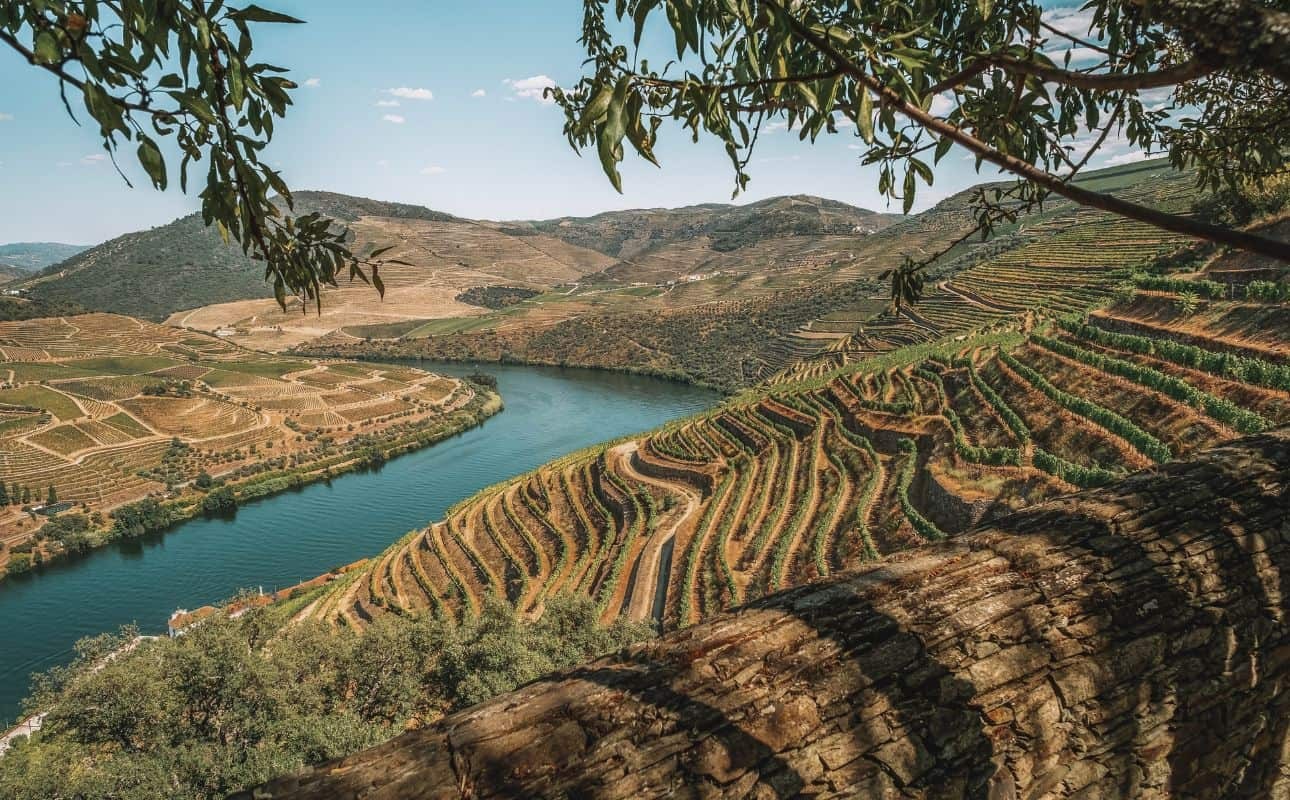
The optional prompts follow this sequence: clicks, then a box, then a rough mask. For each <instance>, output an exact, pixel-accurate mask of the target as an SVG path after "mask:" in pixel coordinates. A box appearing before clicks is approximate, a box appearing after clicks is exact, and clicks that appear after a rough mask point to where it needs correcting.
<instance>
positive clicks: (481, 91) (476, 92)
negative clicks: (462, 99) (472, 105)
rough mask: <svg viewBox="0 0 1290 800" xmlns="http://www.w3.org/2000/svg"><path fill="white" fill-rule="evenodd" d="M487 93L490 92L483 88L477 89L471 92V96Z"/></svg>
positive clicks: (480, 95)
mask: <svg viewBox="0 0 1290 800" xmlns="http://www.w3.org/2000/svg"><path fill="white" fill-rule="evenodd" d="M486 94H488V92H486V91H484V90H483V89H476V90H475V91H473V92H471V93H470V96H471V97H483V96H484V95H486Z"/></svg>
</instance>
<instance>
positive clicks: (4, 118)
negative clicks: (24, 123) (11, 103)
mask: <svg viewBox="0 0 1290 800" xmlns="http://www.w3.org/2000/svg"><path fill="white" fill-rule="evenodd" d="M11 119H13V114H0V122H8V121H9V120H11Z"/></svg>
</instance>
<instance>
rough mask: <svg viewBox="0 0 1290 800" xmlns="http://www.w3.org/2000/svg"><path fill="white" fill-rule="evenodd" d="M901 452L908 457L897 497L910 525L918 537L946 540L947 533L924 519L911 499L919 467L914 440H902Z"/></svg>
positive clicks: (901, 471) (897, 485)
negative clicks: (911, 486)
mask: <svg viewBox="0 0 1290 800" xmlns="http://www.w3.org/2000/svg"><path fill="white" fill-rule="evenodd" d="M900 451H901V452H902V453H904V454H905V456H906V458H905V465H904V466H903V467H901V469H900V478H899V481H898V482H897V484H896V497H897V499H899V500H900V509H901V511H903V512H904V513H905V517H906V519H908V520H909V524H910V525H913V526H914V530H916V531H918V535H920V536H922V537H923V538H924V539H929V540H932V541H937V540H940V539H944V538H945V533H944V532H943V531H942V530H941V529H940V528H938V527H936V524H935V523H933V522H932V521H931V520H930V519H928V518H927V517H924V516H923V515H922V513H920V512H919V510H918V509H917V508H915V507H914V502H913V501H912V500H910V499H909V486H910V484H911V483H913V481H914V471H915V469H916V468H917V467H918V447H917V446H916V445H915V444H914V442H913V440H912V439H901V440H900Z"/></svg>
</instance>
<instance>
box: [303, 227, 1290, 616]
mask: <svg viewBox="0 0 1290 800" xmlns="http://www.w3.org/2000/svg"><path fill="white" fill-rule="evenodd" d="M1092 224H1094V225H1096V224H1098V223H1092ZM1090 235H1091V234H1090ZM1134 238H1136V237H1134ZM1152 246H1153V247H1156V246H1160V245H1159V242H1158V241H1157V243H1156V244H1153V245H1152ZM1136 247H1137V245H1136V244H1130V245H1126V247H1125V250H1126V252H1125V255H1124V256H1123V258H1122V259H1120V260H1118V261H1117V260H1114V259H1113V258H1112V256H1114V255H1115V253H1116V250H1115V248H1113V247H1108V248H1104V251H1105V252H1106V253H1108V256H1107V260H1108V261H1109V262H1111V263H1108V264H1107V265H1106V266H1105V267H1104V268H1102V269H1100V270H1094V269H1088V268H1085V267H1083V266H1069V265H1062V264H1060V263H1058V262H1059V261H1060V260H1061V259H1060V258H1058V257H1056V256H1054V257H1052V258H1051V259H1050V263H1049V264H1048V265H1046V266H1043V267H1041V268H1042V269H1050V270H1067V272H1066V273H1064V275H1068V276H1069V277H1070V280H1066V281H1064V282H1063V283H1061V284H1057V283H1056V281H1053V282H1051V284H1050V282H1048V281H1040V282H1038V283H1036V282H1035V281H1031V286H1032V292H1033V293H1032V296H1031V297H1032V299H1031V300H1026V299H1025V298H1018V299H1017V300H1016V302H1018V303H1021V302H1026V303H1027V305H1026V306H1023V307H1024V308H1027V309H1031V308H1034V307H1035V305H1036V304H1037V305H1038V306H1040V307H1044V308H1046V309H1048V310H1049V312H1050V314H1053V313H1055V312H1056V311H1058V310H1061V309H1064V308H1066V307H1067V304H1077V303H1086V302H1088V301H1089V300H1092V299H1095V298H1099V297H1103V296H1105V293H1106V292H1108V291H1109V286H1110V279H1109V276H1111V275H1114V274H1118V273H1116V270H1119V269H1121V266H1122V265H1123V264H1127V263H1129V262H1130V259H1131V258H1133V257H1140V255H1138V256H1130V255H1128V251H1130V250H1134V248H1136ZM1134 252H1138V251H1136V250H1134ZM1153 252H1154V251H1153ZM1009 269H1012V267H1010V266H1009V265H1008V264H1007V263H1003V262H1001V261H998V260H996V261H993V262H991V263H990V264H988V265H984V266H983V267H982V268H980V269H979V270H973V271H971V273H970V274H965V275H964V276H963V278H962V279H956V280H954V281H953V282H951V284H949V285H947V286H946V287H945V288H943V289H942V290H941V293H938V295H936V296H945V297H950V296H953V297H960V298H964V299H963V300H962V303H963V305H964V306H965V307H967V308H971V309H976V310H975V311H974V312H972V313H971V314H969V315H968V316H967V318H965V319H963V320H961V321H959V322H956V323H955V324H959V325H961V326H962V327H961V328H958V329H960V330H970V329H971V328H973V327H975V328H978V329H979V328H981V327H982V326H981V325H980V324H977V323H984V324H985V327H993V328H995V329H996V330H993V331H988V332H979V331H978V332H974V333H968V334H963V335H957V336H949V337H947V336H946V333H947V331H946V330H945V329H944V328H949V329H950V330H954V328H952V327H951V325H950V322H949V321H948V320H949V319H950V317H949V316H948V313H949V312H948V311H947V310H946V309H945V307H944V306H938V305H936V304H931V305H920V306H919V307H918V308H917V310H916V311H915V312H914V313H913V314H911V315H910V317H909V319H908V326H909V327H910V328H915V329H920V330H921V329H923V328H932V327H935V328H936V331H935V332H932V331H931V330H927V331H926V335H925V336H919V337H917V338H913V339H912V340H911V341H909V342H906V343H904V344H905V346H904V347H899V348H897V345H898V344H900V342H898V341H896V340H889V341H888V342H887V344H886V346H885V347H883V348H881V349H879V348H874V349H873V351H872V352H870V353H868V354H867V357H866V359H865V360H864V361H862V362H849V363H848V364H846V365H844V366H841V367H835V368H833V369H832V370H831V371H829V372H827V373H820V374H814V375H809V374H808V377H807V378H806V379H804V380H799V381H797V382H795V383H793V382H788V381H787V380H786V379H785V380H783V381H782V382H781V384H780V385H778V386H774V387H770V388H769V389H767V390H754V391H750V392H745V393H744V394H742V395H739V396H737V397H736V398H733V399H732V400H730V401H728V402H727V403H726V404H724V405H723V406H722V407H720V408H719V409H717V410H715V411H713V412H708V413H706V414H704V415H701V416H699V417H695V418H691V419H689V420H685V421H682V422H680V423H676V424H673V425H671V426H669V427H666V428H664V429H661V430H659V431H657V432H654V433H652V434H650V435H648V436H645V437H643V438H640V439H633V440H628V441H620V442H613V443H610V444H608V445H605V446H603V447H600V448H596V449H593V450H590V451H586V452H582V453H577V454H574V455H571V456H569V457H567V458H565V459H562V460H561V461H559V462H556V463H553V464H550V465H548V466H546V467H544V468H542V469H540V470H538V471H536V472H534V473H531V474H529V475H525V476H522V477H520V478H517V479H515V480H512V481H508V482H506V483H503V484H499V485H497V486H495V487H493V488H491V489H488V490H486V491H484V492H482V493H481V494H480V495H478V496H477V497H474V498H472V499H470V500H468V501H466V502H463V503H461V504H460V505H458V506H457V507H456V508H454V509H453V510H451V511H450V512H449V514H448V515H447V517H446V519H444V520H443V521H441V522H439V523H436V524H434V525H432V526H430V527H429V528H428V529H426V530H423V531H414V532H412V533H410V534H409V535H407V536H406V537H404V538H403V539H402V540H400V541H399V542H397V543H396V544H395V545H394V546H392V547H391V548H390V549H388V550H387V551H386V552H384V553H383V554H381V555H380V556H379V557H377V558H375V559H373V560H372V561H371V562H370V563H369V565H368V566H367V567H366V568H365V569H364V570H361V571H359V572H357V573H354V574H352V575H349V576H347V577H346V579H345V580H343V581H336V582H335V583H334V584H331V585H330V588H329V589H328V590H327V591H326V592H325V593H323V595H322V596H321V597H320V598H318V599H317V600H315V601H313V602H312V603H311V604H310V605H309V606H308V607H307V608H306V609H305V611H304V612H302V614H303V615H304V616H315V617H321V618H325V619H328V620H331V621H333V622H336V623H339V624H345V625H352V626H361V625H364V624H366V623H367V622H369V621H370V620H372V619H374V618H375V617H377V616H378V615H380V614H382V613H391V612H396V613H415V612H420V611H425V610H434V611H438V612H444V613H449V614H458V615H460V614H466V613H472V612H474V611H476V610H478V609H479V608H480V606H481V604H482V603H483V601H484V599H485V598H487V597H488V596H490V595H495V596H498V597H504V598H505V599H506V600H507V601H508V602H510V603H512V604H514V605H516V606H517V607H519V608H521V609H523V610H524V611H526V612H529V613H535V614H536V613H539V612H540V611H541V609H542V607H543V602H544V600H545V599H546V598H548V597H551V596H552V595H554V594H557V593H566V592H570V593H577V594H584V595H587V596H590V597H592V598H594V599H595V600H596V602H597V603H598V605H599V607H600V609H601V613H602V614H603V616H604V618H606V619H609V618H612V617H615V616H617V615H627V616H629V617H632V618H635V619H649V618H654V619H657V620H660V621H662V622H663V623H664V624H665V625H666V626H667V627H675V626H683V625H687V624H690V623H693V622H695V621H696V620H698V619H700V618H701V617H703V616H705V615H707V614H710V613H712V612H713V611H715V610H718V609H722V608H726V607H729V606H731V605H735V604H738V603H741V602H744V601H747V600H749V599H751V598H754V597H758V596H761V595H763V594H766V593H769V592H772V591H775V590H777V589H779V588H782V587H785V586H790V585H794V584H800V583H803V582H806V581H810V580H812V579H814V578H816V577H818V576H822V575H827V574H829V573H832V572H836V571H837V570H840V569H843V568H845V567H846V566H848V565H852V564H855V563H857V562H859V561H863V560H867V559H872V558H876V557H879V556H882V555H883V554H886V553H890V552H892V551H896V550H900V549H903V548H906V547H909V546H912V545H916V544H918V543H921V542H924V541H927V540H930V539H939V538H942V537H944V536H947V535H951V534H953V533H956V532H959V531H961V530H964V529H965V528H967V527H969V526H971V525H973V524H975V523H977V522H980V521H982V520H985V519H988V518H991V517H994V516H996V515H998V514H1001V513H1004V512H1006V511H1009V510H1012V509H1015V508H1017V507H1021V506H1024V505H1028V504H1031V503H1035V502H1038V501H1040V500H1043V499H1045V498H1049V497H1052V496H1055V495H1060V494H1064V493H1068V492H1071V491H1074V490H1076V489H1077V488H1080V487H1086V486H1094V485H1099V484H1102V483H1105V482H1108V481H1110V480H1113V479H1115V478H1116V477H1118V476H1120V475H1122V474H1125V473H1126V472H1129V471H1134V470H1139V469H1143V468H1148V467H1151V466H1152V465H1154V464H1158V463H1161V462H1164V461H1168V460H1172V459H1178V458H1185V457H1187V456H1188V455H1189V454H1190V453H1192V452H1194V451H1196V450H1198V449H1201V448H1206V447H1210V446H1212V445H1214V444H1216V443H1219V442H1222V441H1226V440H1229V439H1232V438H1235V437H1238V436H1240V435H1243V434H1247V433H1253V432H1257V431H1261V430H1266V429H1268V428H1270V427H1272V426H1275V425H1280V424H1285V423H1288V422H1290V325H1287V324H1285V323H1286V322H1287V319H1286V317H1287V315H1288V314H1290V310H1288V309H1287V307H1286V304H1284V303H1262V304H1260V303H1253V302H1228V301H1208V302H1207V303H1206V304H1205V306H1204V307H1203V308H1202V309H1200V310H1199V311H1197V312H1195V313H1193V314H1190V315H1187V316H1186V317H1185V318H1183V317H1182V316H1181V313H1180V312H1178V313H1173V312H1170V311H1168V309H1170V308H1174V307H1175V305H1176V303H1175V302H1174V301H1175V298H1170V297H1168V296H1166V295H1161V294H1158V293H1156V294H1149V295H1148V294H1140V295H1138V296H1136V297H1135V298H1133V299H1132V300H1126V301H1124V302H1122V303H1121V304H1118V305H1113V306H1111V307H1109V308H1105V309H1103V310H1101V311H1098V312H1096V313H1093V314H1091V315H1066V316H1065V317H1063V318H1062V319H1060V320H1053V321H1040V322H1038V323H1036V322H1035V317H1034V315H1031V316H1030V317H1028V318H1027V319H1026V320H1024V321H1022V322H1019V321H1018V320H1017V319H1016V316H1015V314H1011V313H1009V312H1006V311H1005V310H1004V309H1003V308H1002V307H1000V308H998V309H990V308H987V306H989V305H991V304H1000V305H1002V304H1004V303H1006V302H1009V301H1010V300H1013V298H1010V297H1008V296H1005V295H1004V294H1003V293H1002V292H999V293H995V294H987V293H988V292H989V291H990V289H992V288H993V285H987V284H986V282H985V281H986V279H987V278H993V279H994V280H996V281H997V282H998V285H999V286H1006V285H1008V281H1007V280H1004V278H1003V276H1005V275H1010V274H1012V273H1009V272H1007V270H1009ZM1081 276H1092V277H1090V278H1089V279H1088V280H1086V281H1080V280H1077V278H1078V277H1081ZM978 278H979V281H978ZM959 286H961V287H963V288H962V289H958V291H957V292H956V290H955V287H959ZM969 287H971V288H969ZM969 292H971V294H968V293H969ZM977 295H979V296H980V299H976V296H977ZM941 326H944V328H942V327H941ZM848 357H850V354H848ZM815 366H816V367H818V366H819V365H818V364H816V365H815ZM785 377H786V376H785Z"/></svg>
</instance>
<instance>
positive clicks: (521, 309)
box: [301, 161, 1192, 391]
mask: <svg viewBox="0 0 1290 800" xmlns="http://www.w3.org/2000/svg"><path fill="white" fill-rule="evenodd" d="M1084 180H1085V181H1086V183H1087V184H1088V185H1089V186H1092V187H1094V188H1098V189H1101V190H1106V191H1115V192H1119V193H1121V194H1123V195H1124V196H1127V197H1132V198H1135V199H1138V200H1141V201H1143V202H1146V203H1149V204H1152V205H1157V206H1160V207H1165V208H1173V209H1185V208H1186V206H1187V204H1188V202H1189V198H1190V196H1191V191H1192V189H1191V184H1190V181H1189V179H1188V178H1187V176H1185V175H1182V174H1180V173H1176V172H1173V171H1171V170H1170V169H1169V168H1168V167H1167V165H1165V164H1163V163H1162V162H1158V161H1157V162H1147V163H1144V164H1134V165H1132V166H1131V167H1117V168H1114V169H1109V170H1102V171H1098V172H1092V173H1089V174H1088V175H1087V176H1086V177H1085V179H1084ZM968 198H969V194H968V193H967V192H963V193H959V194H957V195H954V196H952V197H950V198H947V199H946V200H944V201H942V202H941V203H939V204H937V205H936V206H935V207H934V208H932V209H930V210H928V211H926V212H923V213H922V214H918V215H915V216H912V217H909V218H907V219H902V220H901V221H899V222H895V223H892V224H888V225H885V226H884V227H882V228H881V229H879V230H877V231H876V232H875V233H872V234H868V235H866V236H864V237H863V242H862V243H860V244H856V243H855V242H854V241H852V242H851V245H849V246H850V247H852V249H851V250H849V251H847V254H846V257H841V256H840V255H839V254H838V253H837V252H836V251H831V250H828V248H830V247H832V246H834V245H835V244H838V242H839V241H841V240H839V239H838V237H804V239H805V241H808V242H810V246H811V247H814V248H816V249H817V250H819V251H820V252H818V253H816V254H815V255H813V256H811V257H806V258H803V259H801V260H797V261H793V260H788V261H780V260H775V259H771V260H770V261H769V262H768V263H769V264H770V265H771V268H765V265H759V264H758V262H757V261H756V260H755V258H754V253H755V252H756V251H757V250H758V248H763V247H766V246H770V245H772V244H776V243H783V242H786V241H787V242H795V241H797V240H796V239H792V238H791V237H790V238H789V239H767V240H764V241H763V242H761V243H754V244H751V245H749V246H748V247H744V248H740V249H738V250H735V251H733V252H731V253H728V254H723V255H722V258H725V257H729V258H731V259H734V260H746V265H745V266H743V267H739V268H731V269H726V270H718V271H717V272H714V273H710V274H705V275H700V276H692V277H694V278H695V279H694V280H689V279H682V280H680V281H676V280H674V279H672V278H667V279H666V280H664V281H663V282H662V283H657V284H646V285H644V286H641V285H636V284H624V283H623V282H621V281H618V282H614V281H611V280H609V279H608V278H606V277H605V276H606V275H607V274H608V273H611V272H613V271H614V270H616V269H619V267H621V265H622V263H623V262H620V263H619V265H616V266H615V267H611V268H610V269H609V270H606V272H605V273H601V274H600V275H599V276H588V278H587V279H586V280H584V282H583V283H582V284H580V285H579V286H578V287H574V288H573V289H570V290H559V291H552V292H548V293H546V294H545V295H542V296H539V297H534V298H531V299H529V300H526V301H524V302H522V303H519V304H516V305H513V306H510V307H508V308H506V309H504V310H502V311H497V312H493V313H490V314H486V315H483V316H478V317H474V318H471V319H469V320H451V319H448V320H431V321H429V322H426V323H425V324H423V325H420V326H416V325H409V326H407V327H380V326H372V327H353V328H345V329H342V330H341V331H339V332H337V333H334V334H331V335H328V336H326V337H323V338H321V339H319V340H317V341H314V342H310V343H308V344H306V345H302V347H301V349H302V351H304V352H310V353H320V354H331V355H341V356H344V357H347V358H355V357H358V358H361V357H393V356H402V357H424V358H429V359H450V360H484V361H521V362H531V363H542V364H571V365H577V366H590V367H608V368H611V369H633V370H640V371H647V372H651V373H654V374H660V375H666V376H670V377H679V378H682V379H685V380H691V381H695V382H699V383H703V384H707V385H711V386H715V387H718V388H721V389H725V390H727V391H734V390H737V389H740V388H745V387H748V386H752V385H754V384H756V383H758V382H760V381H763V380H766V379H768V378H771V377H772V376H774V375H775V374H776V373H778V372H780V371H782V370H785V369H787V368H790V367H793V368H794V369H798V370H805V371H806V372H809V371H810V370H811V369H813V368H820V369H823V368H827V367H829V366H837V365H838V364H840V363H843V362H845V361H846V360H847V359H848V358H855V357H860V356H862V355H863V354H865V353H871V352H881V351H883V350H888V349H891V348H893V347H898V346H901V345H905V344H912V343H917V342H924V341H930V340H934V339H937V338H940V337H943V336H946V335H951V334H954V335H958V334H963V333H965V332H968V331H971V330H974V329H977V328H980V327H982V326H988V325H990V324H992V323H994V322H996V321H998V320H1001V319H1004V318H1007V317H1009V316H1011V315H1013V314H1015V313H1016V312H1017V311H1019V310H1024V309H1026V308H1029V307H1030V306H1032V305H1039V306H1042V307H1044V308H1046V309H1048V310H1050V311H1060V310H1064V309H1065V310H1069V309H1075V308H1079V307H1082V306H1083V305H1086V304H1088V303H1091V302H1094V301H1096V300H1097V299H1098V298H1103V297H1106V296H1107V295H1108V294H1109V292H1110V290H1111V287H1112V286H1113V285H1114V284H1115V283H1116V282H1117V281H1118V280H1121V279H1122V278H1123V277H1124V274H1125V271H1126V269H1128V268H1129V267H1131V266H1135V265H1141V264H1143V263H1146V262H1147V261H1149V260H1150V259H1151V258H1152V257H1154V256H1155V255H1157V254H1160V253H1165V252H1169V251H1171V250H1173V249H1175V248H1176V247H1178V246H1179V245H1180V244H1181V243H1183V242H1185V241H1186V240H1185V239H1184V238H1182V237H1179V236H1175V235H1173V234H1169V233H1165V232H1162V231H1159V230H1157V229H1154V228H1150V227H1148V226H1145V225H1141V224H1137V223H1126V222H1124V221H1122V220H1118V219H1116V218H1114V217H1112V216H1111V215H1109V214H1104V213H1100V212H1095V211H1091V210H1088V209H1083V208H1079V207H1076V206H1074V205H1072V204H1070V203H1063V202H1060V201H1058V202H1052V203H1049V204H1047V205H1046V206H1045V207H1044V209H1043V210H1042V211H1040V212H1037V213H1033V214H1030V215H1028V216H1022V217H1021V218H1020V219H1019V220H1018V222H1017V223H1016V224H1014V225H1011V226H1007V227H1005V228H1003V229H1001V230H1000V231H999V232H998V235H997V236H996V237H995V238H994V239H993V240H991V241H990V242H986V243H981V242H979V241H974V242H971V243H966V244H963V245H960V246H959V247H958V248H956V249H955V250H954V251H951V252H950V253H949V254H947V256H946V257H945V259H943V261H942V262H941V263H939V264H937V265H936V266H935V267H934V268H933V270H932V272H931V275H930V281H929V285H928V287H927V292H926V298H925V300H924V302H922V303H921V304H919V306H918V307H917V309H915V310H912V311H905V312H903V313H902V315H901V316H900V317H893V316H891V315H890V314H889V313H886V312H885V309H886V308H887V307H888V300H887V287H886V286H884V285H882V284H881V283H880V282H879V281H878V280H877V276H878V275H879V274H880V273H881V271H882V270H883V269H886V268H887V267H889V266H893V265H896V264H899V263H900V259H901V258H902V257H903V255H904V254H920V253H924V254H925V253H931V252H935V251H937V250H939V249H941V248H943V247H945V246H948V245H949V244H950V243H952V242H953V241H954V240H955V239H957V238H958V237H960V236H961V235H962V234H963V233H964V232H966V231H967V230H969V229H970V227H971V225H972V224H973V216H972V214H971V212H970V208H969V204H968ZM847 241H851V240H847ZM1094 243H1096V245H1097V246H1096V247H1094V246H1091V245H1092V244H1094ZM776 246H779V245H778V244H776ZM1036 279H1039V280H1040V281H1041V282H1043V283H1042V286H1041V287H1040V288H1039V289H1038V290H1035V286H1034V281H1035V280H1036ZM1045 279H1051V281H1050V282H1045ZM964 287H966V289H964ZM368 339H371V340H373V341H367V340H368ZM848 354H849V355H848ZM803 360H806V361H807V362H808V364H807V365H806V366H796V365H798V364H799V362H801V361H803Z"/></svg>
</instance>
